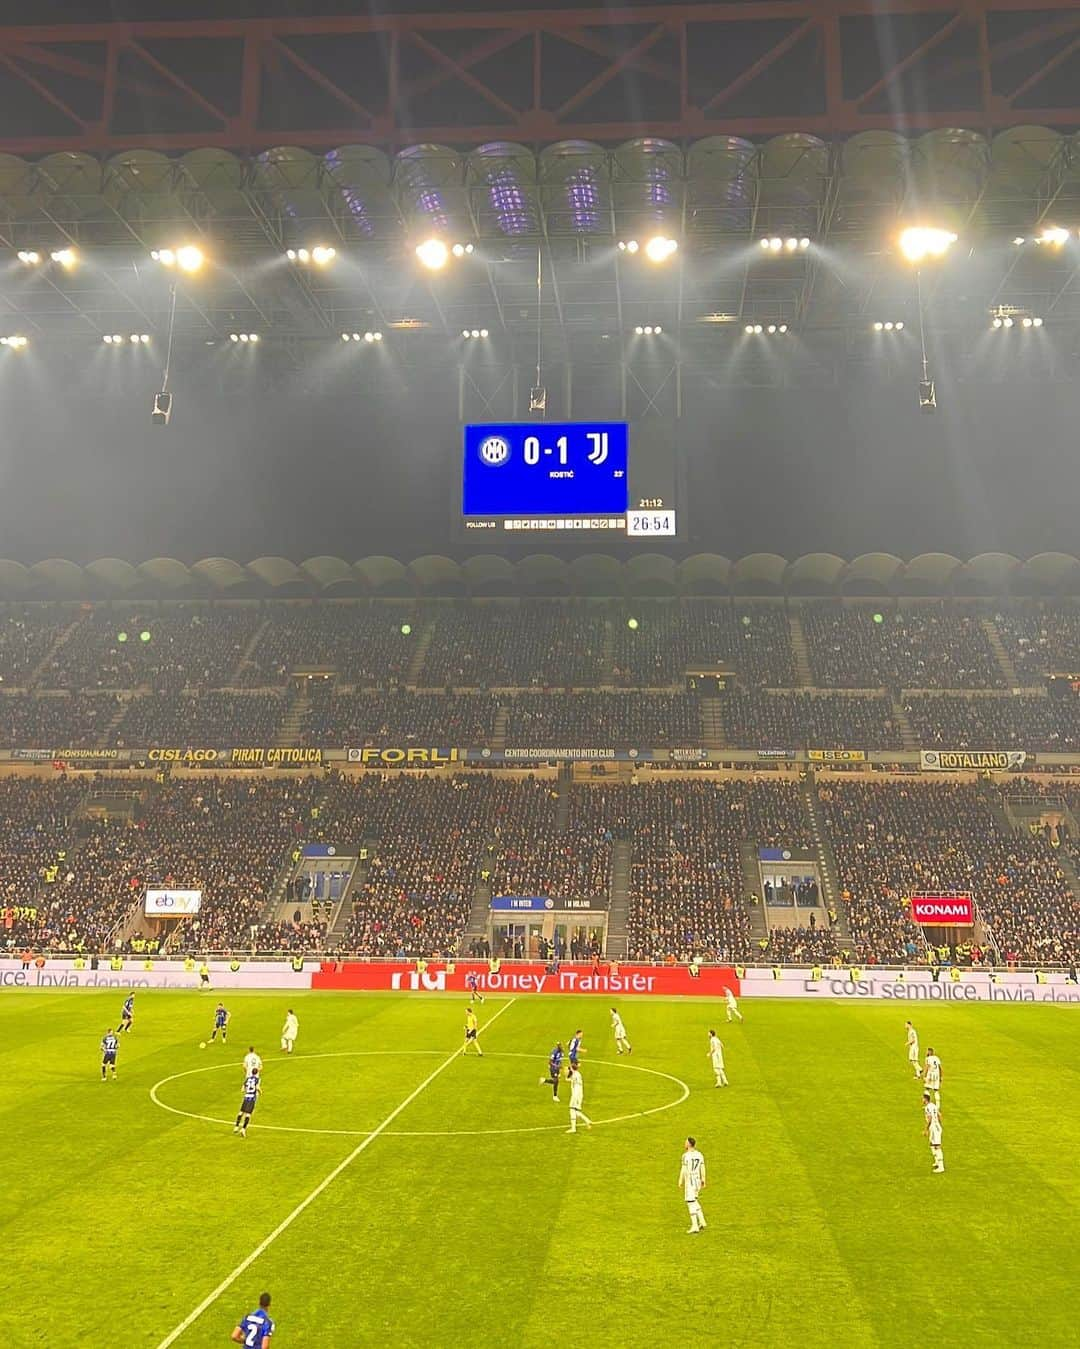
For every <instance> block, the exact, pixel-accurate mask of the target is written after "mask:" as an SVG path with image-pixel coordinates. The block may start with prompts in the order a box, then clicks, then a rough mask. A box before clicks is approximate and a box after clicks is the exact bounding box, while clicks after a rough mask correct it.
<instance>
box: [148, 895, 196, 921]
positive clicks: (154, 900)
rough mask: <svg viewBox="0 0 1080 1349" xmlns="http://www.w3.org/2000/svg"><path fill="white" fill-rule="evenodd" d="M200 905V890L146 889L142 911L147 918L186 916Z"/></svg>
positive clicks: (194, 911)
mask: <svg viewBox="0 0 1080 1349" xmlns="http://www.w3.org/2000/svg"><path fill="white" fill-rule="evenodd" d="M201 907H202V891H201V890H147V892H146V907H145V909H144V912H145V913H146V915H147V917H149V918H187V917H188V916H189V915H191V914H193V913H198V912H199V909H200V908H201Z"/></svg>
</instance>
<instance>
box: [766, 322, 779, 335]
mask: <svg viewBox="0 0 1080 1349" xmlns="http://www.w3.org/2000/svg"><path fill="white" fill-rule="evenodd" d="M765 331H766V332H767V333H774V332H776V324H775V323H770V324H769V326H768V327H767V328H766V329H765Z"/></svg>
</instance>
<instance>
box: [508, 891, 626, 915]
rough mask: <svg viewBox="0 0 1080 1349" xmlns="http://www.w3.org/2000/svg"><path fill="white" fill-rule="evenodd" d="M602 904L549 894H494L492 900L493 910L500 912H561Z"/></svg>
mask: <svg viewBox="0 0 1080 1349" xmlns="http://www.w3.org/2000/svg"><path fill="white" fill-rule="evenodd" d="M603 907H604V906H603V905H602V904H599V903H596V904H594V903H593V902H592V900H591V899H551V898H550V897H549V896H548V895H494V896H493V897H492V900H491V908H492V911H493V912H499V913H544V912H546V911H548V910H551V909H556V910H558V911H560V912H562V911H565V910H567V909H599V908H603Z"/></svg>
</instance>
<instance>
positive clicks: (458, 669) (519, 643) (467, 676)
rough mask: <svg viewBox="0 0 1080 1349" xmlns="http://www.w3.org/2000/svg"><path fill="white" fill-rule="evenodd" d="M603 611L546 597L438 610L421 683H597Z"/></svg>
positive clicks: (473, 685)
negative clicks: (553, 600) (544, 601)
mask: <svg viewBox="0 0 1080 1349" xmlns="http://www.w3.org/2000/svg"><path fill="white" fill-rule="evenodd" d="M605 630H606V625H605V619H604V611H603V610H601V609H594V608H582V607H581V606H579V605H573V604H554V603H543V602H541V601H536V602H529V603H522V604H514V605H502V604H498V605H472V606H467V607H466V606H461V607H459V608H452V609H451V608H446V609H440V610H439V611H438V614H437V616H436V618H435V621H434V627H433V630H432V634H431V643H430V645H429V647H428V650H427V655H426V658H425V661H424V666H423V670H422V671H421V675H420V682H421V683H422V684H424V685H426V686H428V687H432V688H443V687H445V688H574V687H577V686H579V685H589V684H597V683H599V682H600V675H601V673H602V668H603V658H604V640H605Z"/></svg>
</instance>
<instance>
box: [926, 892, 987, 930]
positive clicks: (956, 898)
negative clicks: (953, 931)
mask: <svg viewBox="0 0 1080 1349" xmlns="http://www.w3.org/2000/svg"><path fill="white" fill-rule="evenodd" d="M910 902H911V921H912V922H913V923H921V924H922V926H923V927H971V926H972V924H973V923H974V922H975V901H974V900H973V899H972V897H971V896H970V895H912V896H911V901H910Z"/></svg>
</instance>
